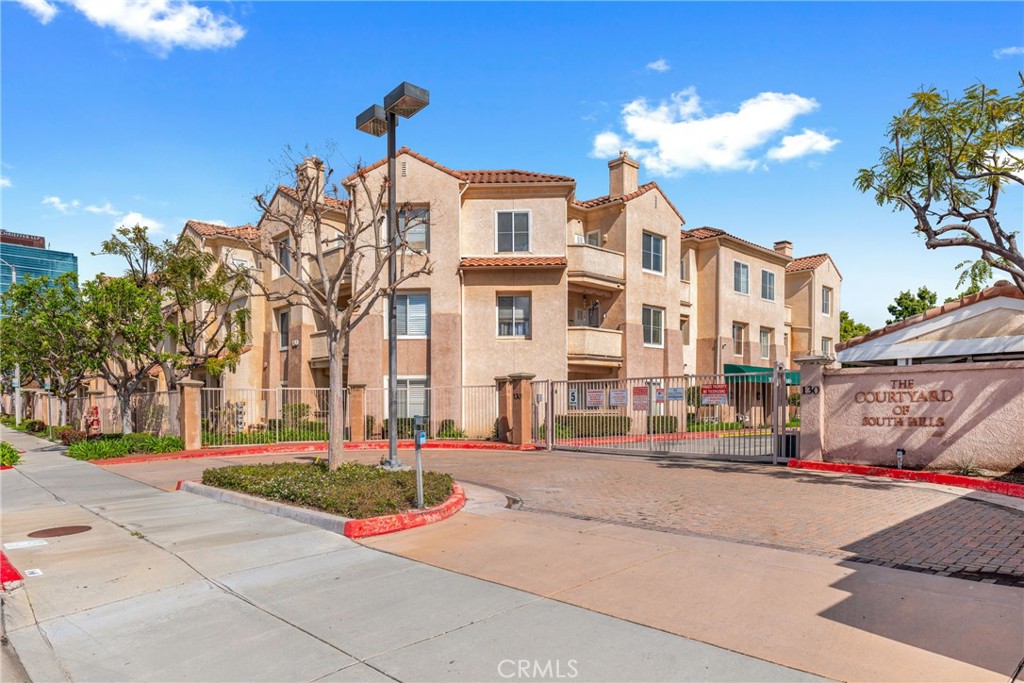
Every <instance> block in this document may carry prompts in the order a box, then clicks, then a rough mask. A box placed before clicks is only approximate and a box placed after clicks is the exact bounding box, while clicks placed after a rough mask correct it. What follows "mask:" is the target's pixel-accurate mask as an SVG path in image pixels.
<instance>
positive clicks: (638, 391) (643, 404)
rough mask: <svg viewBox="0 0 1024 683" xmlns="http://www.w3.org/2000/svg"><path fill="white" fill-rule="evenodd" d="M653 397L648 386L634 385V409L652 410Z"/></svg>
mask: <svg viewBox="0 0 1024 683" xmlns="http://www.w3.org/2000/svg"><path fill="white" fill-rule="evenodd" d="M650 409H651V397H650V395H649V394H648V393H647V387H633V410H650Z"/></svg>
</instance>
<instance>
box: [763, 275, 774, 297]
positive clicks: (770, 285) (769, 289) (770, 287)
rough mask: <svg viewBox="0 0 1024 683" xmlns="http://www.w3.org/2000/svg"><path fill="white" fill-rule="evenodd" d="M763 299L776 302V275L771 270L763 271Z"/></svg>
mask: <svg viewBox="0 0 1024 683" xmlns="http://www.w3.org/2000/svg"><path fill="white" fill-rule="evenodd" d="M761 298H762V299H765V300H767V301H775V273H773V272H772V271H770V270H762V271H761Z"/></svg>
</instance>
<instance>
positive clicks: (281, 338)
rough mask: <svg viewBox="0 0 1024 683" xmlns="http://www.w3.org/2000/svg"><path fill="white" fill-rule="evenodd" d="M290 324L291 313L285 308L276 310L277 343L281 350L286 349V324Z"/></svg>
mask: <svg viewBox="0 0 1024 683" xmlns="http://www.w3.org/2000/svg"><path fill="white" fill-rule="evenodd" d="M290 324H291V314H290V313H289V312H288V311H287V310H283V311H278V313H277V336H278V343H279V346H280V347H281V350H282V351H285V350H287V349H288V341H289V339H288V337H289V331H288V326H289V325H290Z"/></svg>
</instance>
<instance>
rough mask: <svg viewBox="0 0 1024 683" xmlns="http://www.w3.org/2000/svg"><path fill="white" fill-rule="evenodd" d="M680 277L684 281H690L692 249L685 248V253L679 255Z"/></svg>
mask: <svg viewBox="0 0 1024 683" xmlns="http://www.w3.org/2000/svg"><path fill="white" fill-rule="evenodd" d="M679 279H680V280H682V281H683V282H689V281H690V250H689V249H684V250H683V255H682V256H680V257H679Z"/></svg>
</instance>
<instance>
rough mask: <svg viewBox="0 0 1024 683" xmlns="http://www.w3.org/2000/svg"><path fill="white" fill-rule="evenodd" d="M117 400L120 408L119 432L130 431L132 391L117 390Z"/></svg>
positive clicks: (128, 432)
mask: <svg viewBox="0 0 1024 683" xmlns="http://www.w3.org/2000/svg"><path fill="white" fill-rule="evenodd" d="M117 401H118V404H119V407H120V409H121V433H122V434H131V433H132V392H131V391H127V390H126V391H124V392H122V391H118V392H117Z"/></svg>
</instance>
